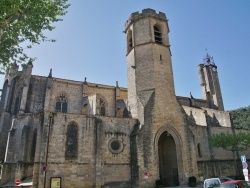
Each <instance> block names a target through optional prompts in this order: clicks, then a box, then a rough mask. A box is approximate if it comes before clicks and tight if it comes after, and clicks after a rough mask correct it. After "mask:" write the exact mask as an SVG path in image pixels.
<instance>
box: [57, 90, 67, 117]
mask: <svg viewBox="0 0 250 188" xmlns="http://www.w3.org/2000/svg"><path fill="white" fill-rule="evenodd" d="M67 110H68V99H67V97H66V96H65V95H64V94H60V95H59V96H58V97H57V98H56V112H63V113H67Z"/></svg>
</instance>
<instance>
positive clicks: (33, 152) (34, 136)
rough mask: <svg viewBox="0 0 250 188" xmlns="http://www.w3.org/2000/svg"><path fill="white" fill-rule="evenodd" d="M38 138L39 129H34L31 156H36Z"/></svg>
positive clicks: (32, 157)
mask: <svg viewBox="0 0 250 188" xmlns="http://www.w3.org/2000/svg"><path fill="white" fill-rule="evenodd" d="M36 138H37V129H35V130H34V131H33V138H32V146H31V152H30V158H31V159H34V158H35V153H36Z"/></svg>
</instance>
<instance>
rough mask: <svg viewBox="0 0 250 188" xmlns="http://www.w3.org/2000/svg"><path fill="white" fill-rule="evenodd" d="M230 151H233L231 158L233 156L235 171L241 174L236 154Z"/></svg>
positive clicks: (238, 174)
mask: <svg viewBox="0 0 250 188" xmlns="http://www.w3.org/2000/svg"><path fill="white" fill-rule="evenodd" d="M232 152H233V158H234V168H235V173H236V175H237V176H241V171H240V169H239V168H238V165H237V161H236V154H235V151H232Z"/></svg>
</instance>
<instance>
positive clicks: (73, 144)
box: [65, 122, 78, 160]
mask: <svg viewBox="0 0 250 188" xmlns="http://www.w3.org/2000/svg"><path fill="white" fill-rule="evenodd" d="M66 137H67V138H66V150H65V159H67V160H71V159H76V158H77V146H78V130H77V125H76V123H75V122H72V123H70V125H69V126H68V129H67V135H66Z"/></svg>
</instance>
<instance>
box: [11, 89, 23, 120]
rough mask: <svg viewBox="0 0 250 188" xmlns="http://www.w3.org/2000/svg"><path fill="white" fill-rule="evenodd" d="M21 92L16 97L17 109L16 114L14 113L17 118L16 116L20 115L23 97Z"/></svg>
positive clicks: (15, 109) (15, 108)
mask: <svg viewBox="0 0 250 188" xmlns="http://www.w3.org/2000/svg"><path fill="white" fill-rule="evenodd" d="M21 91H22V90H20V91H19V92H18V94H17V95H16V100H15V107H14V113H13V115H14V116H16V115H17V114H18V112H19V109H20V105H21V96H22V94H21Z"/></svg>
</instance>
